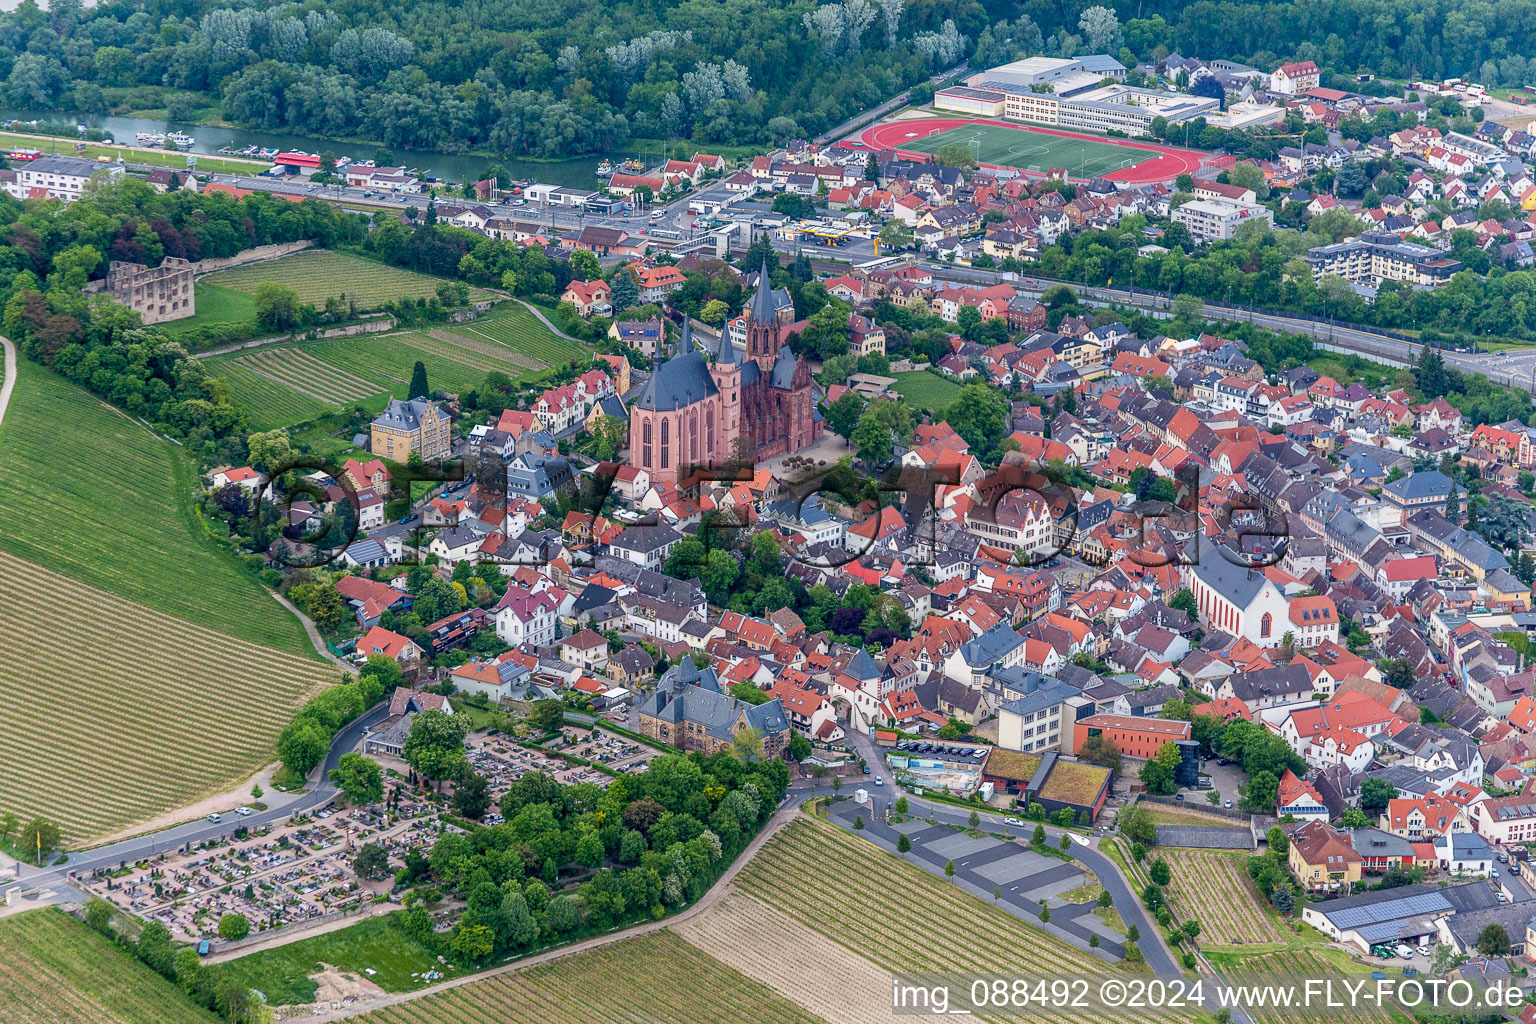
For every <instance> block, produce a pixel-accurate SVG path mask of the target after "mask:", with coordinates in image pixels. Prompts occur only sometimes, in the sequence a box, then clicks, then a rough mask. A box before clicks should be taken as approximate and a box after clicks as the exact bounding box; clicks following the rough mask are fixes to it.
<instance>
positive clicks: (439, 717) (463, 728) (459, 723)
mask: <svg viewBox="0 0 1536 1024" xmlns="http://www.w3.org/2000/svg"><path fill="white" fill-rule="evenodd" d="M468 731H469V721H468V720H467V719H466V718H465V717H464V716H463V715H449V714H445V713H444V712H442V711H439V710H437V709H436V708H431V709H428V710H426V711H423V712H421V713H420V714H418V715H417V716H416V717H415V718H414V719H412V720H411V730H410V733H409V734H408V735H407V736H406V738H405V746H404V748H403V750H402V754H403V755H404V757H405V763H406V764H408V765H410V766H411V767H412V768H413V769H415V770H416V771H417V772H419V773H420V774H421V775H423V776H425V777H426V778H428V779H433V780H442V779H451V778H457V777H458V776H459V774H460V773H461V772H462V771H463V770H464V766H465V764H466V761H465V757H464V736H465V734H466V733H467V732H468Z"/></svg>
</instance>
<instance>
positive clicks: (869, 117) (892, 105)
mask: <svg viewBox="0 0 1536 1024" xmlns="http://www.w3.org/2000/svg"><path fill="white" fill-rule="evenodd" d="M964 73H965V61H961V62H960V63H959V64H956V65H955V66H954V67H952V68H950V69H948V70H947V71H940V72H939V73H938V74H936V75H930V76H929V77H928V84H929V85H935V86H936V85H938V84H939V83H940V82H942V81H945V80H946V79H949V78H953V77H954V76H955V75H960V74H964ZM911 97H912V93H911V92H904V93H902V94H901V95H900V96H893V97H891V98H890V99H888V100H886V101H885V102H884V103H882V104H880V105H879V106H878V107H870V108H869V109H868V110H866V111H864V112H863V113H862V114H855V115H854V116H853V117H850V118H849V119H848V120H846V121H844V122H843V123H842V124H840V125H838V126H837V127H836V128H833V129H832V130H831V131H826V132H822V133H821V134H820V135H818V136H816V138H814V139H812V140H811V141H812V142H817V143H823V144H825V143H828V142H836V141H837V140H839V139H841V138H843V137H844V136H846V135H848V134H850V133H851V132H852V131H853V130H854V129H855V128H859V127H862V126H863V125H866V124H868V123H869V122H870V121H876V120H879V119H880V118H882V117H884V116H885V115H886V114H889V113H890V112H891V111H893V110H895V109H897V108H898V107H901V106H905V105H906V102H907V101H908V100H909V99H911Z"/></svg>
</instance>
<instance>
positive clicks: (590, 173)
mask: <svg viewBox="0 0 1536 1024" xmlns="http://www.w3.org/2000/svg"><path fill="white" fill-rule="evenodd" d="M12 119H15V120H19V121H31V120H42V121H49V122H62V123H65V124H85V125H88V126H90V127H92V128H100V129H102V130H104V131H107V132H110V133H111V134H112V137H113V139H115V140H116V141H117V142H119V143H123V144H126V145H130V146H131V145H133V144H134V136H136V135H137V134H138V133H139V132H165V131H171V130H174V131H183V132H186V133H187V134H188V135H190V136H192V137H193V138H195V139H196V140H197V144H196V145H194V146H193V147H192V150H191V151H192V152H193V153H206V154H214V153H217V152H218V151H219V150H220V149H223V148H224V147H226V146H231V147H234V148H235V149H243V148H244V147H246V146H262V147H272V148H274V149H278V150H281V151H285V152H287V151H293V150H302V151H304V152H306V153H319V152H322V151H329V152H332V153H335V154H336V155H337V156H338V157H342V156H346V157H351V158H352V159H353V160H372V159H373V154H374V153H375V152H376V150H377V149H378V147H377V146H366V145H355V144H350V143H344V142H333V141H331V140H329V139H321V138H316V137H314V136H310V135H287V134H283V133H281V132H260V131H247V130H245V129H243V128H219V127H212V126H209V125H200V124H188V123H186V122H181V121H156V120H151V119H149V118H143V117H116V116H111V115H106V116H101V115H90V114H85V115H82V114H69V113H62V112H60V111H49V110H42V111H39V110H19V109H15V108H10V107H3V108H0V121H9V120H12ZM40 138H41V137H40ZM38 148H40V149H41V148H45V147H43V146H42V145H41V144H40V145H39V147H38ZM622 155H624V154H614V156H615V157H619V156H622ZM658 155H659V154H658ZM395 159H396V160H399V161H401V162H402V163H404V164H406V165H407V166H409V167H414V168H416V169H417V170H418V171H419V172H420V173H422V174H429V175H432V176H435V177H438V178H446V179H449V180H451V181H472V180H478V179H479V178H480V176H481V173H482V172H483V171H484V170H485V168H486V167H488V166H490V164H491V163H492V162H493V161H492V160H491V159H489V158H487V157H483V156H469V155H466V154H463V153H439V152H434V151H430V150H399V151H395ZM494 162H495V163H499V164H501V166H502V167H504V168H506V170H507V173H508V174H510V175H511V176H512V177H514V178H529V179H532V180H534V181H539V182H544V183H547V184H551V185H570V186H573V187H577V188H596V187H597V185H598V179H597V165H598V163H600V160H599V159H598V158H597V157H578V158H576V159H572V160H512V159H506V160H497V161H494Z"/></svg>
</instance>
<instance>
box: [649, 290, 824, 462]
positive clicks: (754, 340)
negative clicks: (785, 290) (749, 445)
mask: <svg viewBox="0 0 1536 1024" xmlns="http://www.w3.org/2000/svg"><path fill="white" fill-rule="evenodd" d="M746 316H747V353H746V362H745V363H742V362H740V361H738V359H737V357H736V349H735V347H734V346H733V345H732V344H731V341H730V333H729V331H724V330H722V331H721V334H720V343H719V345H718V346H717V348H716V351H715V352H713V353H712V354H711V355H710V356H709V358H708V359H707V360H706V358H705V355H704V354H703V353H701V352H698V351H696V350H695V349H694V347H693V339H692V337H691V333H692V332H691V331H690V330H689V329H688V326H687V321H684V328H683V340H682V344H681V345H679V346H678V354H677V355H675V356H673V357H672V358H671V359H668V360H667V361H666V362H664V363H662V364H661V365H659V366H656V367H654V368H653V369H652V372H651V378H650V380H648V381H646V383H645V387H644V388H642V389H641V391H640V397H639V398H638V399H636V400H635V404H634V406H633V407H632V408H631V409H630V415H629V464H630V465H631V466H634V467H635V468H636V469H643V470H645V471H646V472H647V473H649V474H650V477H651V479H652V480H653V481H656V482H666V483H675V482H677V481H678V480H680V479H682V478H683V477H685V476H687V475H688V473H689V468H690V467H691V466H719V465H721V464H723V463H724V462H726V461H727V460H728V459H730V458H731V456H732V454H733V452H732V446H733V444H734V443H735V441H736V439H737V438H738V437H745V438H747V439H749V440H750V441H752V442H753V443H754V444H755V445H756V454H757V458H758V459H760V460H761V459H769V458H772V457H773V456H775V455H783V454H786V453H788V452H794V451H799V450H800V449H801V448H804V447H805V446H806V445H809V444H811V443H812V442H814V441H815V440H816V439H817V438H818V437H820V436H821V428H822V422H821V417H820V414H819V413H817V412H816V403H815V400H814V398H813V397H812V395H811V370H810V367H808V366H807V365H806V363H805V360H804V359H803V358H799V357H797V356H796V355H795V354H794V353H793V352H791V351H790V350H789V347H788V346H787V345H785V344H784V343H783V341H782V339H781V338H780V337H779V334H780V331H781V330H782V326H781V325H780V323H779V320H778V317H776V316H775V315H774V302H773V288H772V286H771V285H770V284H769V283H768V266H767V264H766V263H765V264H764V265H763V270H762V273H760V274H759V275H758V278H757V290H756V291H755V292H754V293H753V294H752V301H751V302H750V303H748V305H747V310H746Z"/></svg>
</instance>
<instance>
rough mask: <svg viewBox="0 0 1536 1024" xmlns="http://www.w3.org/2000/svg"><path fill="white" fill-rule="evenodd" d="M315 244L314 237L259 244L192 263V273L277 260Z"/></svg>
mask: <svg viewBox="0 0 1536 1024" xmlns="http://www.w3.org/2000/svg"><path fill="white" fill-rule="evenodd" d="M314 245H315V243H314V241H313V240H312V239H302V240H300V241H297V242H276V243H274V244H272V245H258V246H257V247H256V248H254V249H247V250H245V251H244V252H240V253H236V254H235V255H233V256H223V257H216V258H214V259H207V260H198V261H197V262H196V263H193V264H192V273H194V274H196V275H198V276H201V275H203V274H212V273H214V272H215V271H219V270H228V269H229V268H230V267H242V266H244V265H245V264H247V263H260V262H262V261H263V260H275V259H278V258H280V257H283V256H288V255H290V254H292V253H296V252H301V251H303V250H305V249H311V248H313V247H314Z"/></svg>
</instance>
